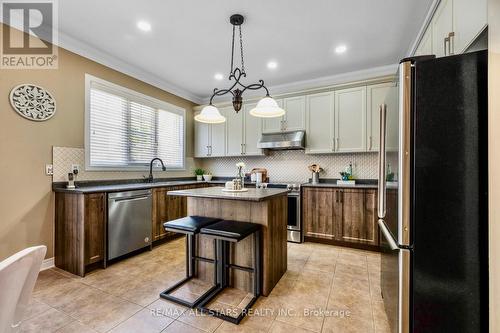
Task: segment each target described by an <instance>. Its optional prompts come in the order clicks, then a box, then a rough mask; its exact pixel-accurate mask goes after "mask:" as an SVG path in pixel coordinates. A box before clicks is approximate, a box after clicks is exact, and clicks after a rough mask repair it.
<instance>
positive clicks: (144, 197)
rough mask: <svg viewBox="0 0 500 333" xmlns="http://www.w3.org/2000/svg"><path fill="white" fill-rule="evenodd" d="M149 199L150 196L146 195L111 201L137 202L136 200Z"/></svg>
mask: <svg viewBox="0 0 500 333" xmlns="http://www.w3.org/2000/svg"><path fill="white" fill-rule="evenodd" d="M150 197H151V195H150V194H148V195H136V196H132V197H122V198H114V199H111V200H112V201H114V202H127V201H137V200H143V199H149V198H150Z"/></svg>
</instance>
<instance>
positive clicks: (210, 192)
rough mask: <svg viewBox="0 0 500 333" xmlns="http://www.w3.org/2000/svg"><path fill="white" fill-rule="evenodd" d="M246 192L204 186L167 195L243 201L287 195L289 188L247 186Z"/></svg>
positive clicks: (262, 199)
mask: <svg viewBox="0 0 500 333" xmlns="http://www.w3.org/2000/svg"><path fill="white" fill-rule="evenodd" d="M247 189H248V190H247V191H246V192H224V191H223V187H222V186H221V187H203V188H193V189H189V190H179V191H168V192H167V195H175V196H181V197H194V198H208V199H225V200H243V201H264V200H267V199H269V198H271V197H275V196H277V195H286V194H287V193H288V190H287V189H278V188H265V189H264V188H259V189H255V188H247Z"/></svg>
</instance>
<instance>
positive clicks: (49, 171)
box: [45, 164, 54, 176]
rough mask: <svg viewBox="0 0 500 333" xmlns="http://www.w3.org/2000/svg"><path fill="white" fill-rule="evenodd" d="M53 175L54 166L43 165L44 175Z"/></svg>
mask: <svg viewBox="0 0 500 333" xmlns="http://www.w3.org/2000/svg"><path fill="white" fill-rule="evenodd" d="M53 174H54V166H53V165H52V164H45V175H46V176H52V175H53Z"/></svg>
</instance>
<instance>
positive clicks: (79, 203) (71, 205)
mask: <svg viewBox="0 0 500 333" xmlns="http://www.w3.org/2000/svg"><path fill="white" fill-rule="evenodd" d="M55 206H56V207H55V208H56V213H55V265H56V267H59V268H61V269H63V270H65V271H68V272H70V273H73V274H76V275H80V276H84V275H85V272H86V271H87V270H88V268H89V266H91V265H95V264H99V263H102V265H103V266H104V265H105V255H106V242H105V239H106V215H107V214H106V194H105V193H91V194H82V193H56V203H55Z"/></svg>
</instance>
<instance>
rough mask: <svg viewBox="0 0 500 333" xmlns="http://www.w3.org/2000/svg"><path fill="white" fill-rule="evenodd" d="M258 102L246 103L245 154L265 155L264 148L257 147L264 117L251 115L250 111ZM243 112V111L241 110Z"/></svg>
mask: <svg viewBox="0 0 500 333" xmlns="http://www.w3.org/2000/svg"><path fill="white" fill-rule="evenodd" d="M255 105H256V103H252V104H248V105H245V106H244V108H243V110H244V121H243V123H244V124H245V129H244V133H243V139H244V140H243V154H244V155H263V152H262V149H259V148H257V143H258V142H259V140H260V137H261V136H262V118H259V117H254V116H252V115H250V113H249V111H250V110H251V109H252V108H254V107H255ZM240 112H241V111H240Z"/></svg>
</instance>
